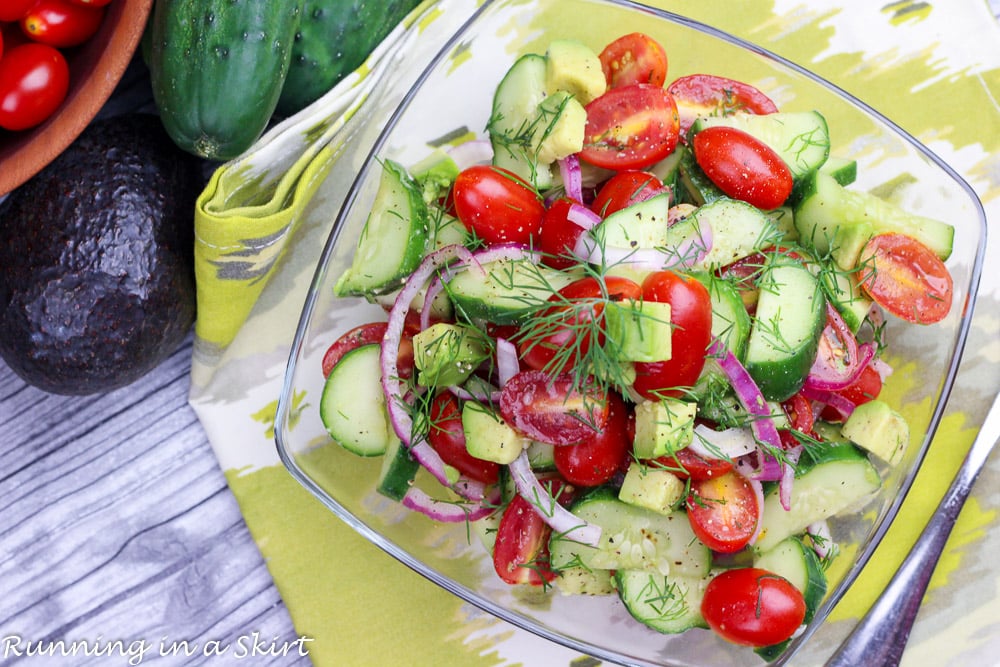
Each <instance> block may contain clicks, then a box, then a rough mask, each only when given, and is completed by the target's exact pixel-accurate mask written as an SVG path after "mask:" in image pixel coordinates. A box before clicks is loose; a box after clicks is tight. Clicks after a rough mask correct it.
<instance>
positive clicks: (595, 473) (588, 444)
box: [553, 392, 632, 486]
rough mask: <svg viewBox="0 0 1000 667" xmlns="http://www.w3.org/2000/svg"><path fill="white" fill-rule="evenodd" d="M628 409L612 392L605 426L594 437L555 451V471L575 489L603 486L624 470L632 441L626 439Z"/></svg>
mask: <svg viewBox="0 0 1000 667" xmlns="http://www.w3.org/2000/svg"><path fill="white" fill-rule="evenodd" d="M628 421H629V409H628V406H627V405H626V404H625V401H624V400H622V398H621V396H619V395H618V394H617V393H615V392H610V393H609V394H608V423H607V424H605V426H604V428H603V429H601V432H600V433H598V434H597V435H595V436H593V437H591V438H590V439H588V440H584V441H583V442H581V443H579V444H577V445H565V446H562V447H556V448H555V451H554V452H553V457H554V459H555V464H556V470H558V471H559V473H560V474H561V475H562V476H563V477H565V478H566V481H568V482H570V483H572V484H576V485H578V486H598V485H599V484H604V483H605V482H607V481H609V480H610V479H611V478H612V477H614V476H615V474H616V473H618V472H619V471H622V470H625V469H626V468H628V464H629V460H630V459H631V456H630V451H631V445H632V439H631V438H630V437H629V435H628Z"/></svg>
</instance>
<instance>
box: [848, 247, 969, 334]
mask: <svg viewBox="0 0 1000 667" xmlns="http://www.w3.org/2000/svg"><path fill="white" fill-rule="evenodd" d="M858 266H860V267H862V269H861V271H860V272H859V274H858V280H859V281H860V283H861V289H862V290H864V291H865V292H866V293H867V294H868V296H870V297H871V298H872V300H874V301H875V302H876V303H877V304H879V305H880V306H882V307H883V308H885V309H886V310H888V311H889V312H890V313H892V314H893V315H895V316H896V317H899V318H900V319H903V320H906V321H907V322H914V323H916V324H933V323H934V322H940V321H941V320H943V319H944V318H945V316H946V315H947V314H948V311H949V310H951V300H952V296H953V286H952V279H951V274H950V273H949V272H948V268H947V267H946V266H945V265H944V262H942V261H941V260H940V259H939V258H938V256H937V255H935V254H934V252H933V251H932V250H931V249H930V248H928V247H927V246H925V245H924V244H923V243H921V242H920V241H918V240H916V239H915V238H912V237H910V236H906V235H904V234H896V233H890V234H876V235H875V236H873V237H872V238H871V239H870V240H869V241H868V243H867V244H866V245H865V247H864V249H863V250H862V251H861V259H860V260H859V261H858Z"/></svg>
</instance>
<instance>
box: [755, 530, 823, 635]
mask: <svg viewBox="0 0 1000 667" xmlns="http://www.w3.org/2000/svg"><path fill="white" fill-rule="evenodd" d="M753 565H754V567H759V568H761V569H764V570H767V571H768V572H774V573H775V574H777V575H780V576H782V577H784V578H785V579H788V581H790V582H791V583H792V585H793V586H795V588H797V589H798V590H799V592H800V593H802V597H803V599H804V600H805V602H806V617H805V621H804V622H805V623H808V622H809V621H811V620H812V618H813V615H815V613H816V609H817V608H819V604H820V603H821V602H822V601H823V597H824V596H825V595H826V587H827V582H826V573H825V572H823V565H822V564H821V563H820V561H819V556H817V555H816V552H815V551H814V550H813V549H812V547H810V546H808V545H807V544H806V543H805V542H803V541H802V539H801V538H799V537H789V538H787V539H785V540H782V541H781V542H780V543H778V545H776V546H775V547H773V548H771V549H768V550H767V551H765V552H763V553H758V554H755V555H754V562H753Z"/></svg>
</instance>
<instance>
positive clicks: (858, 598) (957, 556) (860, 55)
mask: <svg viewBox="0 0 1000 667" xmlns="http://www.w3.org/2000/svg"><path fill="white" fill-rule="evenodd" d="M477 4H478V3H477V2H475V0H441V1H440V2H436V3H435V2H427V3H424V4H422V5H421V6H420V7H418V8H417V9H416V10H415V11H414V12H413V14H411V15H410V17H409V18H408V19H407V20H406V21H405V22H404V25H403V26H401V27H400V28H399V29H397V31H396V32H394V33H393V34H392V35H391V36H390V37H389V38H388V39H387V40H386V42H385V43H384V44H383V45H382V46H381V47H379V51H378V52H376V53H375V54H373V55H372V58H371V59H370V60H369V62H368V63H366V65H365V67H363V68H362V69H361V70H359V72H357V73H356V74H355V75H353V76H352V77H349V78H348V79H345V80H344V81H343V82H341V84H339V85H338V86H337V87H336V88H335V89H334V90H333V91H331V92H330V93H329V94H328V95H327V96H325V97H324V98H322V99H321V100H319V101H317V102H316V103H315V104H314V105H313V106H311V107H310V108H309V109H306V110H304V111H303V112H302V113H300V114H298V115H297V116H295V117H293V118H290V119H288V120H287V121H285V122H284V123H282V124H281V125H279V126H276V127H275V128H274V129H272V130H271V131H270V132H268V134H267V135H265V136H264V137H263V138H262V139H261V141H260V142H259V143H258V144H257V145H256V146H255V147H254V148H252V149H251V151H249V152H248V154H247V155H246V156H244V157H242V158H239V159H237V160H235V161H234V162H232V163H229V164H227V165H225V166H223V167H222V168H220V169H219V170H218V171H217V172H216V174H215V176H214V177H213V179H212V182H211V183H210V184H209V186H208V188H207V189H206V191H205V193H204V194H203V195H202V197H201V199H200V200H199V203H198V211H197V219H196V231H197V236H198V249H197V252H198V265H199V268H198V288H199V292H198V300H199V321H198V326H197V331H196V333H197V337H198V339H197V345H196V350H195V354H194V359H193V371H192V387H191V395H190V402H191V405H192V406H193V407H194V409H195V410H196V411H197V413H198V415H199V418H200V420H201V422H202V423H203V425H204V427H205V429H206V432H207V434H208V436H209V439H210V441H211V443H212V446H213V448H214V450H215V452H216V454H217V456H218V459H219V461H220V465H221V466H222V468H223V470H224V471H225V473H226V475H227V478H228V480H229V483H230V487H231V489H232V491H233V493H234V495H235V496H236V498H237V500H238V501H239V503H240V506H241V509H242V511H243V514H244V517H245V518H246V522H247V525H248V526H249V528H250V530H251V532H252V534H253V536H254V538H255V540H256V541H257V543H258V545H259V547H260V549H261V552H262V553H263V555H264V556H265V558H266V560H267V563H268V567H269V568H270V570H271V573H272V575H273V577H274V580H275V583H276V585H277V586H278V588H279V590H280V592H281V594H282V597H283V599H284V601H285V603H286V605H287V607H288V609H289V611H290V613H291V616H292V619H293V621H294V623H295V627H296V630H297V632H298V633H299V634H303V635H308V636H309V637H310V638H312V639H313V641H312V642H310V644H309V647H310V654H311V657H312V660H313V662H314V663H315V664H317V665H337V666H338V667H340V666H354V665H382V664H407V665H513V664H522V665H539V666H541V665H545V666H548V665H559V664H565V665H569V664H571V663H574V661H575V660H577V659H579V658H580V656H579V655H577V654H576V653H574V652H573V651H570V650H568V649H565V648H562V647H559V646H556V645H555V644H552V643H550V642H548V641H546V640H542V639H539V638H537V637H534V636H533V635H531V634H530V633H527V632H524V631H522V630H519V629H516V628H514V627H512V626H510V625H508V624H506V623H504V622H502V621H499V620H497V619H494V618H493V617H491V616H488V615H486V614H484V613H482V612H479V611H478V610H476V609H474V608H471V607H470V606H469V605H466V604H464V603H462V602H461V601H460V600H458V599H457V598H455V597H453V596H451V595H450V594H448V593H446V592H445V591H443V590H440V589H438V588H436V587H435V586H434V585H433V584H431V583H429V582H427V581H425V580H423V579H422V578H421V577H419V576H418V575H416V574H414V573H412V572H411V571H409V570H408V569H407V568H405V567H404V566H402V565H400V564H399V563H397V562H396V561H394V560H392V559H391V558H389V557H388V556H386V555H385V554H384V553H382V552H381V551H379V550H378V549H377V548H376V547H374V546H372V545H371V544H369V543H368V542H366V541H365V540H363V539H362V538H360V537H359V536H358V535H356V534H355V533H354V532H352V530H351V529H350V528H348V527H347V526H345V525H344V524H343V523H341V522H340V521H339V520H338V519H336V518H335V517H334V516H333V515H332V514H330V513H329V512H328V511H327V510H326V509H325V508H324V507H322V506H321V505H320V504H319V503H318V502H317V501H316V500H314V499H313V498H312V497H311V496H310V495H309V494H308V493H307V492H306V491H305V490H303V489H302V488H300V487H299V486H298V484H297V483H296V482H295V481H293V480H292V478H291V477H290V476H289V475H288V473H287V472H286V471H285V470H284V468H283V467H282V466H281V465H280V463H279V461H278V458H277V454H276V452H275V447H274V442H273V437H274V432H273V419H274V412H275V407H276V402H277V396H278V393H279V391H280V386H281V381H282V374H283V371H284V366H285V362H286V360H287V357H288V352H289V346H290V342H291V339H292V335H293V332H294V328H295V324H296V322H297V320H298V316H299V312H300V309H301V307H302V302H303V299H304V295H305V293H306V291H307V289H308V288H309V285H310V281H311V279H312V273H313V269H314V267H315V264H316V262H317V260H318V256H319V250H320V248H321V247H322V245H323V242H324V240H325V237H326V235H327V234H328V233H329V231H330V224H331V221H332V218H333V216H334V215H335V213H336V211H337V209H338V208H339V206H340V203H341V202H342V200H343V197H344V196H345V194H346V190H347V188H348V187H349V185H350V183H351V181H352V180H353V177H354V174H355V173H356V172H357V169H358V167H359V164H360V160H362V159H363V158H364V156H365V155H366V154H367V152H368V148H369V147H370V146H371V145H372V142H373V141H374V138H375V137H376V136H377V134H378V132H379V130H380V129H381V126H380V123H383V122H384V121H385V119H386V118H387V117H388V114H389V113H391V111H392V109H393V108H394V106H395V105H396V104H398V102H399V99H400V96H401V95H402V92H403V91H405V90H406V88H407V87H408V85H409V84H410V83H411V82H412V80H413V79H414V78H415V76H416V74H417V73H419V71H420V70H421V69H422V68H423V66H424V65H425V64H426V63H427V62H428V61H429V60H430V58H431V57H432V56H433V55H434V53H436V51H437V50H438V49H439V48H440V47H441V46H442V45H443V44H444V42H445V41H446V40H447V38H448V37H449V36H450V35H451V34H452V33H453V32H454V31H455V30H456V29H457V28H458V27H459V26H460V25H461V23H462V22H463V21H464V19H465V18H467V17H468V16H470V15H471V14H472V12H473V11H474V10H475V7H476V6H477ZM653 4H656V5H657V6H660V7H663V8H665V9H669V10H672V11H676V12H679V13H682V14H686V15H690V16H691V17H692V18H694V19H697V20H700V21H703V22H706V23H709V24H712V25H715V26H717V27H719V28H721V29H724V30H727V31H729V32H732V33H735V34H737V35H739V36H741V37H744V38H746V39H748V40H749V41H751V42H755V43H758V44H760V45H762V46H764V47H766V48H768V49H771V50H773V51H776V52H777V53H779V54H781V55H783V56H785V57H787V58H789V59H791V60H793V61H795V62H797V63H799V64H801V65H803V66H805V67H807V68H809V69H812V70H813V71H815V72H817V73H818V74H820V75H821V76H824V77H826V78H827V79H829V80H831V81H834V82H835V83H838V84H839V85H841V86H842V87H843V88H845V89H847V90H848V91H849V92H851V93H853V94H855V95H856V96H858V97H859V98H861V99H862V100H864V101H866V102H868V103H869V104H871V105H872V106H874V107H875V108H877V109H879V110H880V111H882V112H883V113H884V114H885V115H887V116H888V117H890V118H891V119H893V120H894V121H896V122H897V123H898V124H900V125H901V126H902V127H903V128H904V129H906V130H908V131H909V132H910V133H911V134H913V135H915V136H916V137H917V138H918V139H921V140H922V141H923V142H924V143H926V144H928V145H929V146H930V147H931V148H932V149H933V150H934V151H935V152H936V153H938V154H939V155H940V156H941V157H942V158H943V159H944V160H945V161H947V162H948V163H950V164H951V165H952V166H953V167H954V168H955V169H956V170H957V171H958V172H959V173H961V174H962V175H963V176H964V177H965V178H966V179H967V180H968V181H969V182H970V184H971V185H972V186H973V188H974V189H975V190H976V191H977V192H978V194H979V195H980V197H981V199H982V200H983V202H984V204H985V206H986V208H987V211H988V217H989V218H990V220H991V221H992V223H993V225H994V226H996V225H997V224H1000V223H998V222H997V221H1000V178H998V176H997V174H998V173H1000V157H998V156H1000V111H998V110H1000V103H998V100H1000V29H998V27H997V24H996V22H995V21H994V19H993V16H992V15H991V14H990V11H989V10H988V8H987V6H986V4H985V3H984V2H982V1H981V0H962V1H961V2H947V3H946V2H944V1H943V0H932V1H930V2H917V1H910V0H904V1H901V2H893V3H869V2H867V1H866V0H834V1H832V2H830V3H820V4H817V5H815V6H814V5H804V4H802V3H799V2H791V1H789V0H773V2H767V3H763V2H751V3H739V4H733V3H730V2H725V1H723V0H707V1H706V2H702V3H697V6H689V4H690V3H678V2H674V1H672V0H658V2H655V3H653ZM525 11H528V10H527V6H526V10H525ZM609 30H610V28H609ZM614 36H615V35H609V36H608V37H609V39H610V38H612V37H614ZM671 48H682V46H681V45H668V52H669V50H670V49H671ZM998 252H1000V230H998V231H996V232H995V233H994V234H993V238H992V240H991V242H990V246H989V249H988V255H989V256H992V257H996V256H998ZM998 304H1000V274H998V272H997V271H996V270H995V269H990V268H988V269H987V272H986V275H985V277H984V285H983V289H982V291H981V295H980V299H979V305H978V307H977V310H976V316H975V319H974V321H973V331H972V334H971V337H970V340H969V344H968V346H967V350H966V361H965V362H964V364H963V366H962V372H961V374H960V376H959V380H958V383H957V387H956V389H955V391H954V393H953V398H952V403H951V407H950V408H949V411H948V413H947V414H946V417H945V419H944V421H943V423H942V425H941V427H940V428H939V430H938V434H937V437H936V439H935V441H934V443H933V445H932V446H931V448H930V452H929V454H928V457H927V460H926V463H925V465H924V466H923V469H922V471H921V473H920V475H919V477H918V479H917V482H916V484H915V485H914V489H913V491H912V492H911V493H910V494H909V496H908V497H907V499H906V502H905V504H904V507H903V510H902V512H901V514H900V520H899V521H897V522H896V524H894V525H893V527H892V528H891V529H890V531H889V533H888V535H887V537H886V538H885V540H884V541H883V544H882V545H881V546H880V548H879V550H878V551H877V552H876V554H875V556H874V557H873V559H872V561H871V562H870V564H869V565H868V566H867V567H866V568H865V570H864V571H863V572H862V574H861V577H860V578H859V580H858V582H857V584H856V585H855V586H854V587H853V588H852V589H851V590H850V591H849V592H848V593H847V595H846V596H845V597H844V598H843V600H842V601H841V602H840V604H839V605H838V606H837V608H836V609H835V610H834V613H833V615H832V616H831V619H830V621H829V622H828V623H827V624H825V625H824V627H823V628H822V629H821V630H820V632H819V633H818V634H817V636H816V637H815V638H814V640H813V641H811V642H810V645H809V646H808V647H806V649H805V650H804V651H803V652H802V653H800V654H799V656H797V659H796V660H795V661H794V662H793V664H797V665H816V664H821V663H822V662H823V660H824V657H825V656H826V655H828V654H829V653H830V652H831V651H832V650H833V647H834V646H835V645H836V643H837V642H838V641H839V640H840V639H842V638H843V636H845V635H846V633H847V632H848V631H849V629H850V628H851V627H852V626H853V624H854V622H855V621H856V619H857V618H859V616H860V615H861V614H863V612H864V611H865V609H867V607H868V606H869V605H870V604H871V602H872V601H873V600H874V598H875V596H876V595H877V593H878V591H879V590H881V587H882V586H883V585H884V584H885V582H886V581H887V580H888V578H889V577H890V576H891V574H892V573H893V572H894V570H895V568H896V567H897V565H898V563H899V562H900V561H901V560H902V558H903V557H904V555H905V553H906V551H907V550H908V549H909V545H911V544H912V542H913V540H914V539H915V538H916V535H917V534H918V532H919V530H920V528H921V527H922V526H923V524H924V523H925V522H926V520H927V518H928V516H929V515H930V513H931V512H932V511H933V509H934V507H935V506H936V504H937V502H938V500H939V499H940V497H941V495H942V494H943V491H944V489H945V488H946V486H947V484H948V482H949V480H950V479H951V477H952V475H953V473H954V471H955V469H956V468H957V466H958V465H959V463H960V461H961V458H962V456H963V455H964V452H965V451H966V449H967V448H968V446H969V444H970V443H971V441H972V439H973V437H974V436H975V433H976V431H977V429H978V425H979V424H980V423H981V422H982V419H983V417H984V415H985V410H986V407H987V404H988V402H989V399H990V398H991V397H992V395H993V394H994V393H996V392H997V391H998V390H1000V347H998V341H1000V336H998V334H1000V305H998ZM906 372H909V373H911V374H912V375H913V377H914V378H915V381H919V369H908V370H907V371H906ZM308 400H309V399H308V398H307V399H305V401H306V402H308ZM302 409H309V407H308V406H306V405H305V404H303V405H302ZM998 488H1000V460H998V458H997V457H994V458H993V461H992V463H991V465H990V466H989V467H988V469H987V470H986V471H985V472H984V473H983V476H982V477H981V478H980V482H979V484H978V486H977V489H976V492H975V494H974V496H973V498H972V499H971V501H970V502H969V504H968V505H967V506H966V508H965V510H964V511H963V513H962V516H961V518H960V520H959V523H958V525H957V527H956V530H955V532H954V533H953V536H952V539H951V541H950V542H949V547H948V549H947V551H946V553H945V556H944V558H943V560H942V562H941V565H940V567H939V568H938V570H937V572H936V574H935V577H934V579H933V580H932V582H931V587H930V590H929V593H928V596H927V599H926V601H925V607H924V609H923V611H922V613H921V617H920V620H919V621H918V624H917V626H916V628H915V629H914V632H913V635H912V639H911V646H910V649H909V650H908V652H907V654H906V656H905V657H904V664H912V665H924V664H934V665H947V664H960V663H968V664H991V663H992V662H995V658H994V656H995V655H997V654H998V652H1000V590H998V589H1000V564H998V561H997V559H996V557H995V554H996V553H998V551H1000V533H998V532H997V531H993V532H992V533H991V532H990V531H989V530H988V527H989V526H990V525H991V524H992V523H994V522H995V521H996V518H997V517H996V515H997V509H998V507H1000V503H998V498H997V489H998ZM918 656H919V657H918ZM576 664H586V663H576Z"/></svg>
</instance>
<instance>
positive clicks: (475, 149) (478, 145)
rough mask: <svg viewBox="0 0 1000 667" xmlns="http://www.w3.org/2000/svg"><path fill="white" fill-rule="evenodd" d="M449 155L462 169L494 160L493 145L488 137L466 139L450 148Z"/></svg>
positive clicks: (459, 168) (460, 169)
mask: <svg viewBox="0 0 1000 667" xmlns="http://www.w3.org/2000/svg"><path fill="white" fill-rule="evenodd" d="M448 156H449V157H450V158H451V159H452V160H454V161H455V164H456V165H458V170H459V171H462V170H464V169H467V168H468V167H472V166H474V165H477V164H487V163H489V162H492V161H493V145H492V144H491V143H490V142H489V141H488V140H486V139H473V140H472V141H466V142H463V143H461V144H458V145H457V146H453V147H452V148H450V149H449V150H448Z"/></svg>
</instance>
